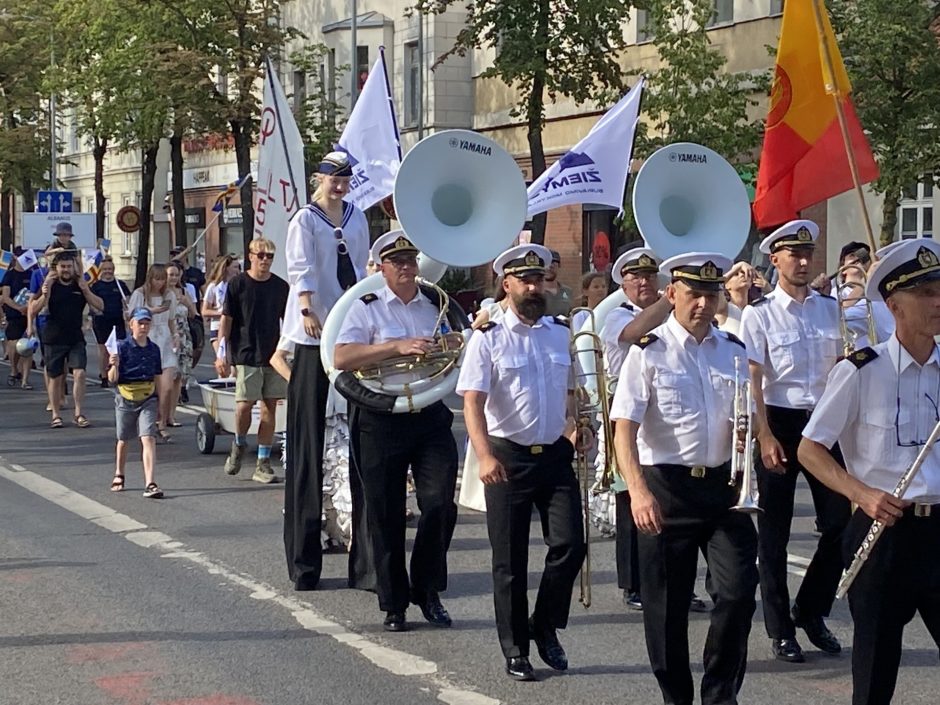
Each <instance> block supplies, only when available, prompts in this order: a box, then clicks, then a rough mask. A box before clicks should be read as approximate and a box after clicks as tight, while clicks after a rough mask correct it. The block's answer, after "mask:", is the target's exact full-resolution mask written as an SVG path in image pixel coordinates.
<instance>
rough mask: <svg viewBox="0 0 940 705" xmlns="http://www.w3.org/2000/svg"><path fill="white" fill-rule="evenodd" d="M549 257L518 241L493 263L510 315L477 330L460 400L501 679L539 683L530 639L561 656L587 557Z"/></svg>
mask: <svg viewBox="0 0 940 705" xmlns="http://www.w3.org/2000/svg"><path fill="white" fill-rule="evenodd" d="M551 257H552V255H551V252H550V251H549V250H548V249H547V248H545V247H542V246H541V245H519V246H517V247H513V248H510V249H509V250H506V251H505V252H503V253H502V254H501V255H500V256H499V257H497V258H496V262H495V263H494V265H493V268H494V269H495V270H496V272H497V274H501V275H503V289H504V290H505V291H506V293H507V298H508V299H509V308H508V309H507V310H506V314H505V316H504V317H503V319H502V320H501V321H500V322H498V323H494V322H490V323H487V324H485V325H484V326H482V327H481V328H480V329H479V330H477V331H475V332H474V333H473V336H472V337H471V338H470V341H469V343H468V344H467V352H466V356H465V358H464V362H463V365H462V367H461V369H460V378H459V380H458V382H457V392H458V393H459V394H461V395H462V396H463V398H464V417H465V419H466V422H467V432H468V433H469V435H470V442H471V443H472V444H473V450H474V451H475V452H476V454H477V457H478V458H479V466H480V479H481V480H482V481H483V484H484V485H485V488H484V493H485V495H486V508H487V512H486V527H487V532H488V534H489V538H490V546H491V547H492V550H493V600H494V603H495V608H496V629H497V632H498V634H499V643H500V646H501V648H502V651H503V655H504V656H505V658H506V673H507V674H509V676H510V677H511V678H513V679H515V680H534V678H535V674H534V671H533V669H532V664H531V663H530V662H529V639H530V636H531V638H534V640H535V644H536V647H537V649H538V652H539V656H540V657H541V658H542V660H543V661H544V662H545V663H546V664H547V665H548V666H550V667H551V668H553V669H555V670H558V671H564V670H566V669H567V668H568V657H567V655H566V654H565V651H564V649H563V648H562V646H561V644H560V643H559V642H558V637H557V635H556V633H555V630H557V629H564V628H565V627H566V626H567V623H568V611H569V608H570V606H571V591H572V588H573V587H574V581H575V579H576V578H577V575H578V571H579V570H580V568H581V563H582V561H583V560H584V555H585V545H584V526H583V519H582V512H581V493H580V491H579V488H578V480H577V477H576V476H575V474H574V472H573V471H572V467H571V462H572V459H573V457H574V446H573V445H572V440H571V439H570V438H569V436H570V437H571V438H574V435H575V423H574V418H573V412H574V398H573V394H572V391H573V389H574V377H573V375H572V369H571V364H572V360H571V353H570V352H569V345H570V343H569V339H570V332H569V330H568V327H567V325H566V324H565V322H564V320H563V319H560V318H557V317H556V318H549V317H547V316H545V315H544V313H545V303H546V302H545V295H544V293H543V288H544V276H545V270H546V267H547V266H548V265H549V264H550V263H551ZM533 506H534V507H535V508H536V509H538V512H539V516H540V517H541V520H542V534H543V536H544V539H545V543H546V544H547V546H548V554H547V556H546V557H545V568H544V570H543V572H542V579H541V582H540V585H539V592H538V598H537V599H536V602H535V609H534V610H533V612H532V616H531V618H530V616H529V609H528V599H527V597H526V589H527V581H528V559H529V528H530V526H531V522H532V507H533Z"/></svg>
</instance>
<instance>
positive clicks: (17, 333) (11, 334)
mask: <svg viewBox="0 0 940 705" xmlns="http://www.w3.org/2000/svg"><path fill="white" fill-rule="evenodd" d="M25 337H26V319H25V318H12V317H10V316H7V340H19V339H20V338H25Z"/></svg>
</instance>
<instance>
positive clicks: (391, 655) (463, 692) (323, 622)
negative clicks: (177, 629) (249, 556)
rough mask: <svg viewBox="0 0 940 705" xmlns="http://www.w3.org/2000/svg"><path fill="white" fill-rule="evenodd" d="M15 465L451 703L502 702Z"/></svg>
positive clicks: (173, 556) (99, 517)
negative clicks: (419, 680)
mask: <svg viewBox="0 0 940 705" xmlns="http://www.w3.org/2000/svg"><path fill="white" fill-rule="evenodd" d="M15 467H16V469H13V468H12V467H9V466H6V465H0V478H4V479H6V480H9V481H10V482H13V483H14V484H17V485H19V486H20V487H22V488H23V489H26V490H29V491H30V492H32V493H33V494H35V495H38V496H39V497H42V498H43V499H46V500H48V501H50V502H52V503H53V504H56V505H58V506H60V507H62V508H63V509H65V510H67V511H70V512H72V513H73V514H76V515H78V516H80V517H82V518H83V519H87V520H88V521H91V522H92V523H94V524H96V525H98V526H100V527H102V528H103V529H106V530H108V531H110V532H112V533H115V534H119V535H122V536H123V537H124V538H126V539H127V540H128V541H130V542H131V543H133V544H135V545H137V546H140V547H142V548H145V549H149V550H155V551H157V552H158V553H160V555H161V557H162V558H167V559H170V560H185V561H188V562H190V563H193V564H195V565H198V566H199V567H201V568H202V569H204V570H205V571H206V572H207V573H208V574H209V575H214V576H219V577H221V578H222V579H223V580H225V581H226V582H228V583H231V584H233V585H236V586H238V587H241V588H244V589H245V590H247V591H248V593H249V596H250V597H251V598H253V599H256V600H262V601H265V602H270V603H272V604H275V605H277V606H279V607H281V608H283V609H285V610H287V611H288V612H290V614H291V616H292V617H293V618H294V619H295V620H296V621H297V623H298V624H300V626H301V627H303V628H304V629H307V630H308V631H311V632H315V633H317V634H322V635H323V636H328V637H330V638H332V639H334V640H335V641H337V642H339V643H340V644H344V645H346V646H348V647H350V648H352V649H355V650H356V651H358V652H359V653H360V654H361V655H362V656H363V657H365V658H366V659H368V660H369V661H371V662H372V663H374V664H375V665H376V666H378V667H379V668H381V669H383V670H385V671H388V672H389V673H392V674H394V675H397V676H405V677H408V676H421V677H423V678H425V679H426V680H428V681H430V682H431V683H432V684H433V685H434V686H435V687H436V688H437V689H438V699H439V700H441V701H442V702H444V703H448V705H500V701H499V700H495V699H493V698H490V697H487V696H485V695H483V694H481V693H477V692H475V691H473V690H468V689H464V688H457V687H455V686H454V685H453V684H452V683H449V682H448V681H447V680H446V679H445V678H443V677H442V676H440V675H438V673H439V670H440V669H439V668H438V666H437V664H436V663H434V662H433V661H428V660H426V659H424V658H421V657H420V656H415V655H414V654H409V653H406V652H404V651H399V650H398V649H393V648H391V647H389V646H385V645H382V644H378V643H376V642H374V641H371V640H370V639H369V638H368V637H365V636H363V635H362V634H357V633H356V632H352V631H349V630H348V629H346V628H345V627H343V626H342V625H340V624H337V623H336V622H333V621H331V620H329V619H327V618H325V617H323V616H322V615H320V614H318V613H317V612H316V610H314V609H313V606H312V605H311V604H309V603H307V602H304V601H302V600H298V599H297V598H295V597H288V596H286V595H282V594H281V593H279V592H278V591H277V590H276V589H275V588H274V587H272V586H270V585H267V584H265V583H263V582H261V581H259V580H256V579H254V578H253V577H251V576H249V575H246V574H244V573H239V572H237V571H235V570H234V569H231V568H228V567H227V566H225V565H223V564H221V563H217V562H215V561H213V560H212V559H210V558H208V557H207V556H205V555H204V554H203V553H201V552H199V551H193V550H190V549H188V548H187V547H186V545H185V544H184V543H182V542H180V541H176V540H174V539H173V538H172V537H171V536H169V535H167V534H165V533H163V532H161V531H153V530H150V528H149V527H147V526H146V525H145V524H141V523H140V522H138V521H137V520H136V519H132V518H131V517H129V516H127V515H125V514H121V513H120V512H116V511H114V510H113V509H111V508H110V507H108V506H106V505H104V504H101V503H100V502H96V501H95V500H93V499H90V498H88V497H86V496H84V495H82V494H80V493H78V492H75V491H74V490H71V489H69V488H68V487H65V486H64V485H61V484H59V483H58V482H55V481H53V480H49V479H47V478H45V477H43V476H41V475H38V474H36V473H34V472H31V471H29V470H26V469H24V468H22V467H20V466H15Z"/></svg>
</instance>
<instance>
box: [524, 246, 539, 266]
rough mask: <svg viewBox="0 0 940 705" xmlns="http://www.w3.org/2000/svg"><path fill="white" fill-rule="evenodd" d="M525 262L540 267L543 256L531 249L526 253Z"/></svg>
mask: <svg viewBox="0 0 940 705" xmlns="http://www.w3.org/2000/svg"><path fill="white" fill-rule="evenodd" d="M525 263H526V265H527V266H532V267H540V266H541V265H542V258H541V257H539V256H538V255H537V254H536V253H535V252H533V251H532V250H529V251H528V252H526V253H525Z"/></svg>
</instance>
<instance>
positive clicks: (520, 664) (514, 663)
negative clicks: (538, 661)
mask: <svg viewBox="0 0 940 705" xmlns="http://www.w3.org/2000/svg"><path fill="white" fill-rule="evenodd" d="M506 673H508V674H509V677H510V678H512V679H513V680H517V681H534V680H535V670H534V669H533V668H532V664H531V663H529V657H528V656H513V657H511V658H508V659H506Z"/></svg>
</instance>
